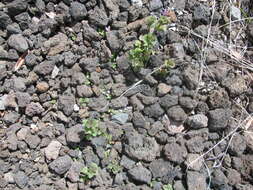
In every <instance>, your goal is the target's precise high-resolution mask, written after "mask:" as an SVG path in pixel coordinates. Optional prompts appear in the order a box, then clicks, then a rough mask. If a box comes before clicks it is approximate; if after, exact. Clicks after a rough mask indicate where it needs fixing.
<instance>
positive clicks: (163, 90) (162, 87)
mask: <svg viewBox="0 0 253 190" xmlns="http://www.w3.org/2000/svg"><path fill="white" fill-rule="evenodd" d="M170 90H171V86H168V85H167V84H165V83H160V84H159V85H158V87H157V95H158V96H164V95H166V94H168V93H169V92H170Z"/></svg>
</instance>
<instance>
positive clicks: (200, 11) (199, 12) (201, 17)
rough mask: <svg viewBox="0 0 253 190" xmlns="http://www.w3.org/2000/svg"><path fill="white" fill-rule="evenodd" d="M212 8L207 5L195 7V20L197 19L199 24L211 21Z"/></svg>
mask: <svg viewBox="0 0 253 190" xmlns="http://www.w3.org/2000/svg"><path fill="white" fill-rule="evenodd" d="M210 15H211V12H210V9H209V7H207V6H205V5H202V4H200V5H198V6H196V7H195V8H194V11H193V20H194V21H196V22H197V23H198V24H201V23H202V24H209V22H210V18H209V17H210Z"/></svg>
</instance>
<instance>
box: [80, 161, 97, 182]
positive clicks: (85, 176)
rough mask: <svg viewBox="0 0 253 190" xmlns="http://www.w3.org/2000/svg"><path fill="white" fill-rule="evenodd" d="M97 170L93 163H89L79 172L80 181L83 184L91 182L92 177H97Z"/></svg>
mask: <svg viewBox="0 0 253 190" xmlns="http://www.w3.org/2000/svg"><path fill="white" fill-rule="evenodd" d="M98 169H99V167H98V165H97V164H95V163H91V164H90V166H89V167H84V168H83V169H82V170H81V171H80V175H81V179H82V180H83V181H84V182H87V181H88V180H91V179H92V178H93V177H95V176H96V175H97V172H98Z"/></svg>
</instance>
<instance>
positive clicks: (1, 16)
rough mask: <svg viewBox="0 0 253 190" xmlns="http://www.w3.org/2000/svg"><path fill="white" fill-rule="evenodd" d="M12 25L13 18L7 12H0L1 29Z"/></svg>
mask: <svg viewBox="0 0 253 190" xmlns="http://www.w3.org/2000/svg"><path fill="white" fill-rule="evenodd" d="M11 23H12V21H11V18H10V17H9V16H8V15H7V14H6V13H5V12H3V11H0V28H2V29H5V28H6V27H7V26H8V25H9V24H11Z"/></svg>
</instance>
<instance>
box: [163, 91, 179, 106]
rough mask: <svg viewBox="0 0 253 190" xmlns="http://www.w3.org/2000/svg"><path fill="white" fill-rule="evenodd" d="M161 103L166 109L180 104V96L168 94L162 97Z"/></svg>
mask: <svg viewBox="0 0 253 190" xmlns="http://www.w3.org/2000/svg"><path fill="white" fill-rule="evenodd" d="M160 104H161V106H162V107H164V108H165V109H168V108H170V107H172V106H175V105H177V104H178V96H175V95H169V94H168V95H166V96H164V97H162V98H161V99H160Z"/></svg>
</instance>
